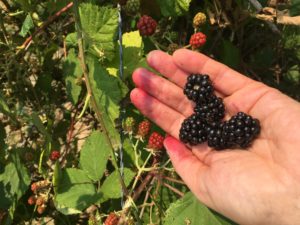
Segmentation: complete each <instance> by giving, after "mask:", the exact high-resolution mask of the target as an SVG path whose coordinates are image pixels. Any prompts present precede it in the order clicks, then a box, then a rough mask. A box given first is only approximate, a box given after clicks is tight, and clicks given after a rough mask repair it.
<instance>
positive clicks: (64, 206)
mask: <svg viewBox="0 0 300 225" xmlns="http://www.w3.org/2000/svg"><path fill="white" fill-rule="evenodd" d="M58 180H59V184H58V186H57V189H56V192H55V205H56V208H57V210H59V211H60V212H62V213H64V214H75V213H80V212H81V211H82V210H84V209H86V208H87V207H89V206H90V205H92V204H94V203H95V202H97V201H98V200H99V197H100V195H99V194H97V193H96V190H95V187H94V185H93V183H92V180H90V179H89V178H88V176H87V174H86V173H85V171H83V170H80V169H75V168H69V169H66V170H63V171H61V177H59V179H58Z"/></svg>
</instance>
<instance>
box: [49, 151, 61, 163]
mask: <svg viewBox="0 0 300 225" xmlns="http://www.w3.org/2000/svg"><path fill="white" fill-rule="evenodd" d="M59 157H60V152H59V151H56V150H54V151H52V152H51V154H50V159H51V160H52V161H56V160H58V159H59Z"/></svg>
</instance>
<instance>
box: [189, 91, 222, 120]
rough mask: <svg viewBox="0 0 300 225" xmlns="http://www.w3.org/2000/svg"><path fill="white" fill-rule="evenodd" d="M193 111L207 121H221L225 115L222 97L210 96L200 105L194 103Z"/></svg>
mask: <svg viewBox="0 0 300 225" xmlns="http://www.w3.org/2000/svg"><path fill="white" fill-rule="evenodd" d="M194 111H195V113H196V115H197V116H199V117H200V118H201V119H203V120H206V121H208V122H218V121H221V120H222V119H223V117H224V115H225V106H224V103H223V99H222V98H218V97H216V96H212V97H211V98H209V99H208V101H207V102H206V103H204V104H201V105H196V107H195V108H194Z"/></svg>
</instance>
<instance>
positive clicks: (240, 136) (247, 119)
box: [223, 112, 260, 148]
mask: <svg viewBox="0 0 300 225" xmlns="http://www.w3.org/2000/svg"><path fill="white" fill-rule="evenodd" d="M259 133H260V123H259V120H257V119H254V118H253V117H251V116H249V115H247V114H246V113H243V112H239V113H237V114H236V115H235V116H233V117H232V118H231V119H230V120H228V121H226V122H225V123H224V126H223V138H224V139H225V141H226V142H228V143H230V144H231V145H234V146H237V147H241V148H247V147H249V146H250V144H251V142H252V141H253V140H254V139H255V138H256V137H257V136H258V134H259Z"/></svg>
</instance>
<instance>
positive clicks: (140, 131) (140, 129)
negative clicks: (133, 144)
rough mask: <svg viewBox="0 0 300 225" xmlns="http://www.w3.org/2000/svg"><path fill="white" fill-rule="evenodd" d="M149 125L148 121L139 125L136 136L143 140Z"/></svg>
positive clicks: (147, 132)
mask: <svg viewBox="0 0 300 225" xmlns="http://www.w3.org/2000/svg"><path fill="white" fill-rule="evenodd" d="M150 128H151V123H150V121H149V120H144V121H142V122H140V123H139V127H138V132H137V136H139V137H141V138H144V137H146V136H147V135H148V134H149V131H150Z"/></svg>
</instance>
